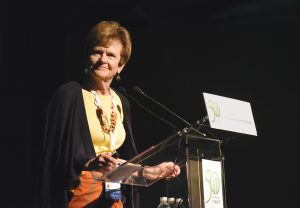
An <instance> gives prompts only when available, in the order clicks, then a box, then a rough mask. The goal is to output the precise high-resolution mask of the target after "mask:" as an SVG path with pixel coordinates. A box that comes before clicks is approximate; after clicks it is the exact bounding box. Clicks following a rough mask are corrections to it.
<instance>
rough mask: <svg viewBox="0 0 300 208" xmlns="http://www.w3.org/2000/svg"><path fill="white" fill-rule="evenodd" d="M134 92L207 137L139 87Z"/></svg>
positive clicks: (134, 88)
mask: <svg viewBox="0 0 300 208" xmlns="http://www.w3.org/2000/svg"><path fill="white" fill-rule="evenodd" d="M133 90H134V91H135V92H137V93H138V94H140V95H142V96H144V97H146V98H148V99H149V100H151V101H152V102H154V103H156V104H157V105H159V106H160V107H161V108H163V109H165V110H166V111H168V112H169V113H171V114H172V115H173V116H175V117H176V118H178V119H179V120H180V121H182V122H183V123H185V124H186V125H188V126H189V127H190V128H191V129H193V130H194V131H195V132H197V133H198V134H200V135H202V136H205V137H206V135H205V134H204V133H201V132H200V131H198V130H197V129H195V128H194V127H193V125H192V124H190V123H189V122H187V121H186V120H184V119H183V118H181V117H180V116H178V115H177V114H176V113H174V112H173V111H171V110H170V109H168V108H167V107H166V106H164V105H162V104H161V103H160V102H158V101H157V100H155V99H153V98H152V97H150V96H149V95H147V94H146V93H144V92H143V90H142V89H141V88H139V87H137V86H135V87H133Z"/></svg>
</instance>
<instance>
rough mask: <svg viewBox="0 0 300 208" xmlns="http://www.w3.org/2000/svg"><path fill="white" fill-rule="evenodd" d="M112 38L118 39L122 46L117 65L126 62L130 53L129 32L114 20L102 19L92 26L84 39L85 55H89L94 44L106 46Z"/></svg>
mask: <svg viewBox="0 0 300 208" xmlns="http://www.w3.org/2000/svg"><path fill="white" fill-rule="evenodd" d="M114 39H116V40H119V41H120V42H121V44H122V46H123V48H122V51H121V60H120V62H119V65H123V64H126V63H127V61H128V60H129V58H130V55H131V45H132V43H131V38H130V34H129V32H128V30H127V29H126V28H124V27H122V26H121V25H120V24H119V23H118V22H115V21H102V22H99V23H98V24H96V25H95V26H94V27H92V29H91V30H90V31H89V33H88V36H87V40H86V55H89V54H90V53H91V51H92V49H93V48H94V47H95V46H97V45H103V46H107V45H108V44H109V43H110V41H112V40H114Z"/></svg>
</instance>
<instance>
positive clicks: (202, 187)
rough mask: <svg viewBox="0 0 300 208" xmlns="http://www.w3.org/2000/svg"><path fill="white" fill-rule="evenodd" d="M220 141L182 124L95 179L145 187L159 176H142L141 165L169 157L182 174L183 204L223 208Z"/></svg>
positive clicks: (156, 163) (166, 159)
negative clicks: (160, 140)
mask: <svg viewBox="0 0 300 208" xmlns="http://www.w3.org/2000/svg"><path fill="white" fill-rule="evenodd" d="M221 143H222V141H221V140H218V139H212V138H208V137H205V136H203V135H200V134H199V133H197V132H196V131H194V130H193V129H191V128H184V129H182V130H181V131H178V132H177V133H174V134H172V135H170V136H169V137H168V138H166V139H164V140H163V141H162V142H160V143H158V144H157V145H154V146H152V147H150V148H148V149H147V150H145V151H144V152H142V153H140V154H138V155H137V156H136V157H134V158H132V159H130V160H129V161H127V162H126V163H124V164H122V165H120V166H119V167H118V168H116V169H115V170H113V171H112V172H110V173H109V174H107V175H105V176H101V177H98V180H103V181H109V182H117V183H121V184H128V185H134V186H143V187H148V186H151V185H152V184H153V183H155V182H157V181H158V180H160V178H156V179H153V180H149V179H147V178H145V177H144V176H143V174H141V172H142V170H143V168H144V167H145V166H156V165H158V164H160V163H162V162H169V161H172V162H174V163H176V164H177V165H179V166H180V167H181V174H184V175H185V177H184V183H183V184H184V186H185V190H186V196H185V197H184V198H185V199H184V200H185V201H186V202H187V203H186V205H187V207H189V208H209V207H217V208H219V207H220V208H221V207H222V208H223V207H226V206H225V205H226V203H225V201H226V200H225V188H223V187H224V184H225V182H224V167H223V166H224V163H223V155H222V151H221ZM181 174H180V175H181ZM210 204H213V205H210ZM216 204H219V206H218V205H217V206H216Z"/></svg>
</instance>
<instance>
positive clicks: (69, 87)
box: [55, 81, 81, 96]
mask: <svg viewBox="0 0 300 208" xmlns="http://www.w3.org/2000/svg"><path fill="white" fill-rule="evenodd" d="M80 91H81V85H80V83H79V82H77V81H70V82H66V83H63V84H61V85H60V86H59V87H58V88H57V90H56V92H55V93H56V94H60V95H65V96H67V95H74V94H76V93H78V92H80Z"/></svg>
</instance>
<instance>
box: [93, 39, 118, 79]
mask: <svg viewBox="0 0 300 208" xmlns="http://www.w3.org/2000/svg"><path fill="white" fill-rule="evenodd" d="M122 47H123V46H122V44H121V42H120V41H119V40H111V41H110V44H109V45H108V46H100V45H99V46H95V47H94V48H93V50H92V52H91V54H90V56H89V62H90V64H91V73H92V76H94V77H95V78H98V79H100V80H103V81H108V80H112V79H113V77H114V76H115V75H116V74H117V73H120V72H121V70H122V69H123V67H124V65H122V66H119V62H120V59H121V50H122Z"/></svg>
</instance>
